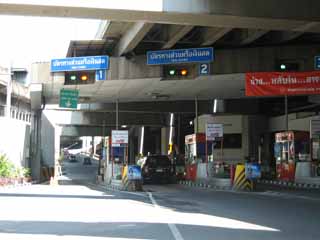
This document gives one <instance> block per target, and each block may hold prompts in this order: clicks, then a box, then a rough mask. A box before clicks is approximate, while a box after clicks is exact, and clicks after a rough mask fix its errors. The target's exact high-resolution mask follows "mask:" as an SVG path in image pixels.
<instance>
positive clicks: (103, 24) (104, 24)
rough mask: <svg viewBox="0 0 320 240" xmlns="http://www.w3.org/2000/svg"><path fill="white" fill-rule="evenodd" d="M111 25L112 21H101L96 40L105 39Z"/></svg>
mask: <svg viewBox="0 0 320 240" xmlns="http://www.w3.org/2000/svg"><path fill="white" fill-rule="evenodd" d="M110 25H111V21H108V20H101V22H100V25H99V28H98V31H97V33H96V36H95V39H104V38H105V35H106V33H107V32H108V28H109V27H110Z"/></svg>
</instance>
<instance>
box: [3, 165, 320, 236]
mask: <svg viewBox="0 0 320 240" xmlns="http://www.w3.org/2000/svg"><path fill="white" fill-rule="evenodd" d="M68 167H69V168H71V169H69V173H70V174H71V175H72V174H73V176H76V177H77V179H76V180H77V181H76V183H77V184H74V182H73V181H71V182H69V183H68V184H67V185H62V186H61V185H60V186H47V185H34V186H26V187H19V188H12V189H0V204H1V205H0V212H1V213H0V239H5V240H7V239H18V240H19V239H49V240H51V239H77V240H83V239H96V240H99V239H127V240H128V239H165V240H167V239H168V240H170V239H174V240H177V239H178V240H181V239H210V240H215V239H217V240H224V239H226V240H230V239H244V240H250V239H259V240H260V239H272V240H274V239H288V240H289V239H290V240H295V239H297V240H298V239H299V240H301V239H304V240H307V239H320V193H319V192H318V193H317V192H313V193H311V194H308V193H307V192H294V191H291V192H288V191H275V190H272V191H262V192H257V193H234V192H226V191H214V190H204V189H203V190H199V189H194V188H188V187H185V186H179V185H158V186H154V185H147V186H145V190H146V191H147V192H144V193H137V194H136V193H124V192H116V191H115V192H107V191H104V189H103V188H102V187H99V186H95V185H94V184H92V183H89V182H90V181H89V179H92V178H91V177H88V176H93V175H92V171H94V168H93V167H90V166H82V165H81V163H80V162H79V163H75V164H74V165H69V166H68ZM76 168H81V171H80V172H81V174H83V175H84V180H86V181H82V182H81V184H82V185H79V184H78V183H79V179H81V178H80V175H81V174H74V171H76ZM78 170H79V169H78ZM67 173H68V170H67ZM67 176H68V174H67Z"/></svg>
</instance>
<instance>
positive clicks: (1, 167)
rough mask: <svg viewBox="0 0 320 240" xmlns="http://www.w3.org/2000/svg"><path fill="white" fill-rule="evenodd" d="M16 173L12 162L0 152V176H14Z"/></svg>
mask: <svg viewBox="0 0 320 240" xmlns="http://www.w3.org/2000/svg"><path fill="white" fill-rule="evenodd" d="M15 174H16V170H15V167H14V165H13V163H11V162H10V161H9V159H8V158H7V156H6V155H5V154H0V177H14V176H15Z"/></svg>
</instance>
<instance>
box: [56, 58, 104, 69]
mask: <svg viewBox="0 0 320 240" xmlns="http://www.w3.org/2000/svg"><path fill="white" fill-rule="evenodd" d="M108 68H109V57H108V56H91V57H74V58H60V59H52V60H51V72H68V71H84V70H98V69H108Z"/></svg>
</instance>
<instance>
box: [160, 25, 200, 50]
mask: <svg viewBox="0 0 320 240" xmlns="http://www.w3.org/2000/svg"><path fill="white" fill-rule="evenodd" d="M193 27H194V26H192V25H186V26H180V25H170V26H169V27H168V29H167V31H168V33H167V34H168V41H167V43H166V44H165V45H164V46H163V47H162V48H163V49H168V48H172V47H173V46H174V45H175V44H176V43H177V42H178V41H179V40H180V39H182V38H183V37H184V36H185V35H186V34H187V33H188V32H190V31H191V30H192V29H193Z"/></svg>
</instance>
